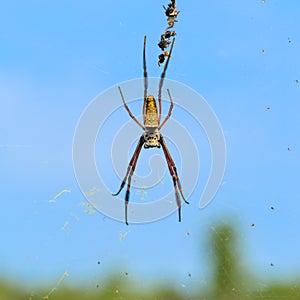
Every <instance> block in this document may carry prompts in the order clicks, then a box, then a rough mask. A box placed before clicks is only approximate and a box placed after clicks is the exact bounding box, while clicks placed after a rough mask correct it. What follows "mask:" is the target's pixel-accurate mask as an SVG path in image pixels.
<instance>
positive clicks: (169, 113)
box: [158, 89, 174, 130]
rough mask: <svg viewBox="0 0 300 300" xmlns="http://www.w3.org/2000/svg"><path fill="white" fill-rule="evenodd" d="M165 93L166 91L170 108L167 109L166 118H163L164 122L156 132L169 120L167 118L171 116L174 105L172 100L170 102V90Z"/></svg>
mask: <svg viewBox="0 0 300 300" xmlns="http://www.w3.org/2000/svg"><path fill="white" fill-rule="evenodd" d="M167 91H168V94H169V98H170V108H169V111H168V114H167V116H166V117H165V119H164V121H163V122H162V123H161V124H160V125H159V127H158V130H160V129H161V128H162V127H163V126H164V125H165V124H166V122H167V121H168V120H169V118H170V117H171V114H172V110H173V107H174V104H173V100H172V97H171V93H170V90H169V89H167Z"/></svg>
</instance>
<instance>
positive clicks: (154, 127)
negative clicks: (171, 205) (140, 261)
mask: <svg viewBox="0 0 300 300" xmlns="http://www.w3.org/2000/svg"><path fill="white" fill-rule="evenodd" d="M174 41H175V39H173V40H172V44H171V49H170V54H169V56H168V58H167V61H166V64H165V66H164V69H163V72H162V74H161V78H160V82H159V88H158V109H157V105H156V100H155V98H154V97H153V96H152V95H148V75H147V67H146V36H145V37H144V50H143V69H144V103H143V111H142V114H143V121H144V125H142V124H141V123H140V122H139V121H138V120H137V119H136V118H135V116H134V115H133V114H132V113H131V111H130V109H129V107H128V106H127V104H126V102H125V97H124V95H123V93H122V90H121V88H120V87H118V89H119V92H120V95H121V98H122V101H123V104H124V107H125V109H126V110H127V112H128V114H129V116H130V117H131V118H132V119H133V121H134V122H135V123H136V124H137V125H138V126H140V127H141V128H142V129H143V131H144V132H143V134H142V135H141V137H140V139H139V142H138V144H137V146H136V149H135V151H134V153H133V156H132V158H131V160H130V162H129V165H128V167H127V172H126V174H125V177H124V179H123V181H122V183H121V185H120V188H119V190H118V192H117V193H115V194H113V196H117V195H118V194H119V193H120V192H121V191H122V189H123V188H124V186H125V184H126V182H127V190H126V194H125V223H126V225H128V217H127V215H128V213H127V210H128V204H129V197H130V187H131V178H132V175H133V173H134V170H135V167H136V164H137V160H138V157H139V155H140V152H141V150H142V147H143V146H144V148H146V149H147V148H153V147H157V148H160V147H162V149H163V152H164V155H165V158H166V161H167V165H168V169H169V172H170V175H171V177H172V180H173V185H174V190H175V197H176V203H177V207H178V221H179V222H181V201H180V195H181V197H182V199H183V200H184V202H185V203H187V204H189V203H188V202H187V201H186V199H185V198H184V196H183V192H182V188H181V183H180V180H179V177H178V174H177V169H176V166H175V163H174V161H173V159H172V157H171V154H170V152H169V150H168V147H167V144H166V142H165V139H164V138H163V136H162V134H161V133H160V129H161V128H162V127H163V126H164V125H165V124H166V122H167V121H168V119H169V118H170V117H171V114H172V110H173V107H174V104H173V100H172V97H171V93H170V90H169V89H167V91H168V96H169V99H170V108H169V111H168V114H167V116H166V117H165V119H164V120H163V122H161V116H162V104H161V94H162V88H163V83H164V78H165V75H166V71H167V68H168V65H169V60H170V57H171V54H172V50H173V46H174Z"/></svg>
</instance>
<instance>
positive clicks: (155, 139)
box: [144, 127, 160, 148]
mask: <svg viewBox="0 0 300 300" xmlns="http://www.w3.org/2000/svg"><path fill="white" fill-rule="evenodd" d="M144 141H145V143H144V148H153V147H157V148H160V142H159V141H160V133H159V131H158V129H157V128H152V127H150V128H149V127H148V128H146V130H145V132H144Z"/></svg>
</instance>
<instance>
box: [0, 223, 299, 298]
mask: <svg viewBox="0 0 300 300" xmlns="http://www.w3.org/2000/svg"><path fill="white" fill-rule="evenodd" d="M234 228H236V227H235V226H229V225H221V226H218V227H216V228H212V229H213V230H212V234H211V235H210V236H209V247H210V249H211V250H212V254H213V255H212V260H213V261H212V263H213V268H214V270H213V277H212V282H210V283H209V284H208V286H207V288H206V289H205V290H202V289H201V288H198V290H197V291H196V292H193V293H192V295H191V294H190V295H189V296H186V295H183V294H180V293H179V292H178V291H177V290H175V289H173V288H171V287H169V286H167V285H161V283H160V285H159V286H154V287H153V288H152V289H150V287H149V289H147V291H144V290H140V289H139V285H138V284H132V283H128V281H126V280H124V279H121V278H120V277H116V276H113V275H112V276H111V277H110V278H109V279H108V280H107V281H106V283H104V284H103V285H102V286H101V287H100V286H97V288H95V289H93V290H92V291H91V290H88V289H86V288H77V287H72V288H71V287H65V285H64V284H61V285H59V286H56V287H54V288H52V289H51V288H50V289H41V290H39V291H36V292H35V293H34V294H30V293H28V292H27V291H25V290H24V289H22V288H20V287H17V286H16V285H15V284H12V283H8V282H6V281H5V280H2V281H1V280H0V300H23V299H24V300H25V299H26V300H36V299H51V300H64V299H73V300H77V299H78V300H79V299H80V300H85V299H88V300H96V299H103V300H111V299H113V300H114V299H115V300H121V299H122V300H126V299H130V300H135V299H139V300H183V299H193V300H240V299H241V300H242V299H249V300H258V299H268V300H273V299H285V300H287V299H288V300H294V299H295V300H296V299H297V300H299V299H300V282H299V283H298V284H293V285H292V284H289V283H288V282H287V283H286V284H283V283H281V284H270V285H269V286H264V288H261V285H260V284H259V282H258V280H255V278H253V277H250V276H249V275H248V274H247V271H246V270H243V268H242V264H241V262H242V258H241V257H240V256H239V253H240V251H239V250H238V247H239V246H240V245H239V243H238V234H237V232H236V231H235V230H234Z"/></svg>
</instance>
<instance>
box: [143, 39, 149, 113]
mask: <svg viewBox="0 0 300 300" xmlns="http://www.w3.org/2000/svg"><path fill="white" fill-rule="evenodd" d="M143 69H144V105H143V116H144V115H145V113H146V99H147V93H148V74H147V65H146V36H144V50H143Z"/></svg>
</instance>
